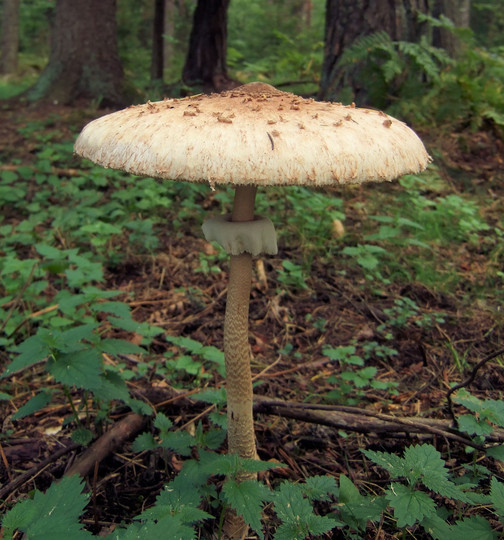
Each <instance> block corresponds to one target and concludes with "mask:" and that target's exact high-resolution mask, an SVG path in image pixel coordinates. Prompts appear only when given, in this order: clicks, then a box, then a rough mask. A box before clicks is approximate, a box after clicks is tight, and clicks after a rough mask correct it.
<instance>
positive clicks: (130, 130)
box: [75, 83, 430, 187]
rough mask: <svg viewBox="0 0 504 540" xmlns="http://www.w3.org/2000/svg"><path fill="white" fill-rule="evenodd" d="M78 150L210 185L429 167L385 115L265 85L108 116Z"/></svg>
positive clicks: (406, 131) (90, 128)
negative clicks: (306, 97)
mask: <svg viewBox="0 0 504 540" xmlns="http://www.w3.org/2000/svg"><path fill="white" fill-rule="evenodd" d="M75 152H76V153H77V154H78V155H80V156H82V157H85V158H88V159H90V160H91V161H93V162H95V163H97V164H99V165H102V166H104V167H109V168H113V169H121V170H124V171H127V172H129V173H132V174H137V175H142V176H152V177H155V178H167V179H172V180H186V181H189V182H202V181H207V182H209V183H210V185H211V186H212V187H213V185H214V184H235V185H238V184H257V185H292V184H304V185H308V186H322V185H331V184H345V183H360V182H366V181H382V180H392V179H394V178H397V177H399V176H401V175H403V174H406V173H417V172H420V171H422V170H423V169H425V167H426V166H427V165H428V163H429V161H430V157H429V155H428V154H427V152H426V150H425V148H424V146H423V144H422V142H421V141H420V139H419V138H418V136H417V135H416V134H415V133H414V131H412V130H411V129H410V128H409V127H407V126H406V124H404V123H403V122H401V121H399V120H396V119H395V118H392V117H390V116H388V115H386V114H385V113H383V112H380V111H376V110H370V109H361V108H356V107H355V106H353V105H352V106H344V105H341V104H340V103H328V102H320V101H314V100H313V99H304V98H302V97H299V96H296V95H294V94H291V93H287V92H282V91H280V90H277V89H275V88H273V87H272V86H270V85H268V84H264V83H250V84H246V85H243V86H240V87H238V88H235V89H233V90H230V91H226V92H222V93H220V94H211V95H203V94H201V95H197V96H192V97H188V98H184V99H165V100H164V101H159V102H153V103H151V102H147V103H146V104H145V105H134V106H131V107H128V108H127V109H124V110H122V111H118V112H115V113H112V114H109V115H106V116H103V117H101V118H98V119H97V120H94V121H92V122H90V123H89V124H88V125H87V126H86V127H85V128H84V129H83V131H82V133H81V134H80V135H79V137H78V139H77V141H76V143H75Z"/></svg>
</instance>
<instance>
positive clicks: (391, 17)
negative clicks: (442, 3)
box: [319, 0, 429, 99]
mask: <svg viewBox="0 0 504 540" xmlns="http://www.w3.org/2000/svg"><path fill="white" fill-rule="evenodd" d="M428 4H429V1H428V0H388V1H387V2H384V1H381V2H375V1H372V0H327V2H326V22H325V38H324V43H325V46H324V60H323V65H322V74H321V82H320V92H319V98H320V99H332V98H334V97H337V94H338V92H339V91H340V90H341V86H340V85H341V72H340V71H339V69H338V61H339V59H340V58H341V55H342V54H343V51H344V50H345V49H346V48H347V47H349V46H350V45H351V44H352V43H354V42H355V41H356V40H357V39H359V38H361V37H363V36H366V35H369V34H373V33H375V32H378V31H385V32H387V33H388V34H389V35H390V37H391V38H392V39H393V40H403V41H417V40H418V39H419V37H420V35H421V32H422V25H421V24H419V23H418V21H417V13H418V12H419V11H420V12H422V13H428V9H429V5H428ZM348 83H350V85H353V84H354V83H355V81H347V84H348Z"/></svg>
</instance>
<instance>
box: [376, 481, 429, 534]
mask: <svg viewBox="0 0 504 540" xmlns="http://www.w3.org/2000/svg"><path fill="white" fill-rule="evenodd" d="M385 496H386V498H387V500H388V501H389V503H390V506H392V508H393V509H394V516H395V518H396V519H397V526H398V527H399V528H400V529H402V528H403V527H407V526H409V525H414V524H415V523H416V522H417V521H422V520H423V519H424V518H425V517H430V516H432V515H434V513H435V511H436V505H435V503H434V501H433V500H432V499H431V498H430V497H429V495H427V493H423V492H422V491H417V490H414V489H411V488H409V487H407V486H404V485H403V484H398V483H395V482H393V483H392V484H391V485H390V489H388V490H387V492H386V495H385Z"/></svg>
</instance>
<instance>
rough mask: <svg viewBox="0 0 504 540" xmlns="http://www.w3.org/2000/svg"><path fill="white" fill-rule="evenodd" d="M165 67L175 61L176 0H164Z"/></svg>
mask: <svg viewBox="0 0 504 540" xmlns="http://www.w3.org/2000/svg"><path fill="white" fill-rule="evenodd" d="M163 15H164V24H163V68H164V69H168V68H169V67H170V65H171V63H172V62H173V53H174V49H173V39H174V38H175V0H164V14H163Z"/></svg>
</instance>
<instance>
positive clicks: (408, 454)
mask: <svg viewBox="0 0 504 540" xmlns="http://www.w3.org/2000/svg"><path fill="white" fill-rule="evenodd" d="M404 469H405V473H406V476H407V477H409V478H410V479H411V480H412V484H414V483H415V482H416V480H417V479H421V481H422V483H423V484H424V485H425V487H427V488H428V489H430V490H432V491H435V492H436V493H439V494H440V495H442V496H444V497H449V498H452V499H458V500H460V501H464V502H470V500H469V499H468V497H467V496H466V495H465V493H464V492H463V491H461V490H460V489H459V488H458V486H456V485H455V484H454V483H453V482H451V481H450V480H449V479H448V469H446V467H445V462H444V461H443V459H442V458H441V454H440V453H439V452H438V451H437V450H436V449H435V448H434V447H433V446H432V445H430V444H421V445H416V446H409V447H408V448H406V450H405V451H404Z"/></svg>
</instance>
